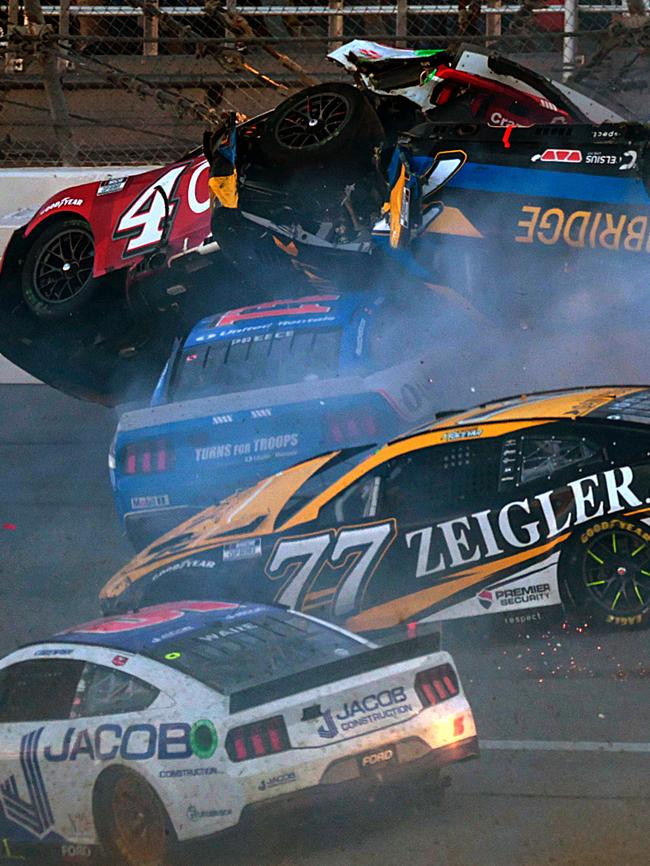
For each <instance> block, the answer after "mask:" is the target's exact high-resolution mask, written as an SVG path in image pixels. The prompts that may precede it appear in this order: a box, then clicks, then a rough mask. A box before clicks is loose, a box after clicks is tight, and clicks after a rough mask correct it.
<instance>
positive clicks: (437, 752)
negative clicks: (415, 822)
mask: <svg viewBox="0 0 650 866" xmlns="http://www.w3.org/2000/svg"><path fill="white" fill-rule="evenodd" d="M393 747H396V748H397V749H398V753H399V752H400V748H401V749H402V751H403V753H404V754H410V755H415V754H417V753H418V751H419V752H420V754H421V757H416V758H414V759H412V760H407V761H406V762H405V763H399V764H395V765H394V766H386V767H385V768H383V769H382V770H377V771H374V772H371V773H369V774H368V775H361V773H360V771H359V769H358V762H357V756H356V755H351V756H349V757H345V758H341V759H339V760H337V761H334V762H333V763H332V764H330V765H329V767H328V768H327V770H326V771H325V773H324V774H323V778H322V779H321V782H320V784H318V785H314V786H312V787H310V788H303V789H301V790H300V791H294V792H291V793H289V794H281V795H279V796H277V797H273V798H272V799H269V800H263V801H260V802H257V803H251V804H250V805H248V806H246V807H245V808H244V809H243V811H242V814H241V818H240V821H239V823H238V824H237V825H234V826H233V827H229V828H227V829H225V830H222V831H220V832H219V833H215V834H211V835H210V836H204V837H196V838H193V839H188V840H186V841H183V842H177V843H176V844H175V845H174V846H173V847H174V852H173V854H172V859H173V861H174V862H176V863H180V862H185V860H184V859H179V857H180V855H181V854H182V852H188V851H191V850H192V846H196V845H197V844H199V845H201V850H203V845H204V844H205V843H206V842H209V841H210V840H217V839H218V838H219V837H220V836H222V835H223V834H224V833H226V834H229V833H232V832H233V831H235V830H236V829H237V827H239V826H240V825H241V823H242V822H243V821H245V820H246V819H251V818H253V817H254V816H255V815H258V814H260V815H262V814H263V815H264V816H268V815H271V816H272V815H273V813H274V812H275V811H278V812H279V813H281V814H282V815H283V817H286V812H287V810H291V809H296V810H299V809H302V808H311V807H314V806H318V805H323V804H325V803H337V804H344V805H347V804H348V802H349V805H350V807H351V808H354V805H355V803H357V804H358V798H359V795H362V794H363V792H364V791H366V792H368V791H370V790H372V789H374V788H376V787H377V786H378V785H381V784H385V785H391V784H399V783H404V782H417V780H418V779H423V780H424V779H427V777H428V779H427V780H428V781H431V778H432V777H433V779H435V775H434V774H435V773H436V772H437V771H438V770H440V769H441V768H442V767H445V766H447V765H449V764H456V763H459V762H460V761H468V760H471V759H473V758H478V757H479V745H478V737H476V736H474V737H467V738H466V739H464V740H460V741H459V742H457V743H451V744H450V745H447V746H442V747H440V748H438V749H429V747H428V746H427V744H426V743H425V742H424V741H423V740H421V739H420V738H419V737H409V738H407V739H405V740H401V741H400V742H398V743H395V744H393ZM328 780H329V781H328ZM337 780H338V781H337ZM7 842H8V843H9V840H7ZM9 845H10V848H9V850H8V851H7V852H6V853H10V855H11V856H10V857H9V858H6V859H5V857H3V856H1V855H2V854H4V853H5V852H4V851H0V866H5V863H6V864H7V866H10V864H11V866H14V864H16V863H17V862H22V863H23V864H24V866H46V864H53V866H54V864H57V866H58V864H59V863H60V862H61V844H60V843H58V844H50V845H48V844H38V843H20V842H18V843H13V842H11V843H9ZM69 847H70V848H78V849H79V850H80V851H83V857H84V862H86V863H88V864H96V866H103V864H104V863H105V860H104V859H103V855H102V851H101V848H100V846H99V845H70V846H69ZM71 862H72V860H71Z"/></svg>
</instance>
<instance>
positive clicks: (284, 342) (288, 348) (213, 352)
mask: <svg viewBox="0 0 650 866" xmlns="http://www.w3.org/2000/svg"><path fill="white" fill-rule="evenodd" d="M340 346H341V329H340V328H331V329H321V328H318V329H316V328H314V329H311V330H310V329H306V330H300V331H292V330H284V331H271V332H270V333H266V334H264V335H263V336H261V337H259V338H257V337H236V338H234V339H232V340H220V341H219V342H214V343H210V344H209V345H205V344H202V345H198V346H193V347H191V348H189V349H188V348H186V349H185V350H184V352H183V354H182V355H181V357H180V359H179V362H178V365H177V367H176V372H175V379H174V381H173V383H172V391H171V393H172V398H173V400H176V401H178V400H188V399H192V398H194V397H207V396H217V395H221V394H231V393H236V392H241V391H250V390H253V389H255V388H272V387H274V386H278V385H294V384H296V383H298V382H305V383H309V382H315V381H318V380H319V379H330V378H332V377H334V376H337V375H338V373H339V353H340Z"/></svg>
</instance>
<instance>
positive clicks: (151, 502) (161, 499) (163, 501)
mask: <svg viewBox="0 0 650 866" xmlns="http://www.w3.org/2000/svg"><path fill="white" fill-rule="evenodd" d="M167 505H169V496H167V494H166V493H163V494H161V495H160V496H132V497H131V508H132V509H133V510H134V511H138V510H140V509H143V508H165V507H166V506H167Z"/></svg>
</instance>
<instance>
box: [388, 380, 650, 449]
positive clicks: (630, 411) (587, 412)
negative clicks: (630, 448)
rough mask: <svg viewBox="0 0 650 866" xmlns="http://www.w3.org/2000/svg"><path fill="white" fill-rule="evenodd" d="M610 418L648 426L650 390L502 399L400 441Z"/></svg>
mask: <svg viewBox="0 0 650 866" xmlns="http://www.w3.org/2000/svg"><path fill="white" fill-rule="evenodd" d="M612 416H616V417H615V420H628V419H629V420H635V421H640V422H642V423H650V386H648V385H598V386H591V385H590V386H585V387H581V388H566V389H563V390H559V389H558V390H553V391H537V392H531V393H529V394H517V395H514V396H511V397H502V398H500V399H499V400H491V401H490V402H489V403H481V404H479V405H478V406H473V407H471V408H470V409H464V410H457V411H451V412H445V413H438V414H437V415H436V417H435V419H433V420H432V421H431V422H428V423H426V424H423V425H421V426H419V427H418V428H416V429H415V430H410V431H409V432H408V433H406V434H405V436H401V437H399V438H400V439H403V438H406V437H408V436H413V435H415V434H417V433H423V432H426V431H428V430H440V429H441V428H444V429H449V428H454V427H465V426H468V425H475V424H477V423H484V422H499V421H521V422H525V421H560V420H564V419H569V420H576V419H578V418H587V417H595V418H601V419H610V420H614V418H613V417H612Z"/></svg>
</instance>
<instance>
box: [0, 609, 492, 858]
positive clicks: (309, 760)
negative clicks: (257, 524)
mask: <svg viewBox="0 0 650 866" xmlns="http://www.w3.org/2000/svg"><path fill="white" fill-rule="evenodd" d="M477 755H478V744H477V737H476V728H475V724H474V719H473V716H472V711H471V708H470V706H469V704H468V702H467V699H466V698H465V696H464V694H463V690H462V686H461V684H460V681H459V678H458V674H457V671H456V668H455V666H454V663H453V660H452V659H451V657H450V656H449V655H448V654H447V653H444V652H440V651H439V636H438V635H433V634H428V635H423V636H421V637H415V638H413V639H410V640H406V641H402V642H399V643H392V644H388V645H385V646H382V647H377V646H376V645H375V644H372V643H370V642H368V641H366V640H364V639H362V638H360V637H358V636H356V635H353V634H351V633H349V632H347V631H344V630H343V629H340V628H337V627H336V626H333V625H330V624H326V623H324V622H322V621H320V620H317V619H314V618H313V617H310V616H306V615H304V614H300V613H296V612H294V611H291V610H289V609H288V608H285V607H281V606H273V605H254V604H238V603H233V602H218V601H209V602H208V601H198V602H197V601H189V602H178V603H174V604H164V605H158V606H155V607H149V608H144V609H142V610H140V611H138V612H137V613H132V614H128V615H125V616H120V617H114V618H108V619H103V620H99V621H96V622H92V623H87V624H85V625H81V626H78V627H76V628H74V629H72V630H70V631H67V632H63V633H61V634H59V635H56V636H55V637H54V638H53V639H51V640H49V641H46V642H42V643H38V644H34V645H30V646H28V647H24V648H22V649H19V650H17V651H16V652H14V653H12V654H10V655H9V656H7V657H6V658H5V659H3V660H2V662H0V837H2V838H3V840H4V841H3V846H4V850H3V853H4V855H5V856H11V857H17V858H21V859H23V860H25V859H27V860H29V858H33V862H35V863H42V862H43V860H42V858H43V856H45V854H46V853H47V855H48V856H49V857H52V856H54V858H55V859H59V860H61V861H63V862H66V861H68V860H70V859H72V860H78V859H79V858H83V859H85V860H91V859H93V858H95V857H98V858H101V857H103V858H105V857H108V859H109V862H110V863H111V864H113V863H115V864H120V866H143V864H144V863H146V864H147V866H162V864H164V863H166V862H167V860H168V858H169V857H170V856H172V854H173V853H174V851H175V850H176V849H177V848H178V847H180V846H181V844H182V843H184V842H187V841H189V840H193V839H197V838H200V837H207V836H211V835H213V834H215V833H218V832H219V831H221V830H224V829H226V828H228V827H231V826H233V825H236V824H237V823H239V821H240V820H241V818H242V816H243V815H244V814H245V813H246V812H248V811H249V810H253V809H255V808H257V807H259V806H264V805H267V804H269V802H270V801H276V800H277V799H278V798H282V799H283V800H284V799H289V800H293V799H294V798H295V799H299V800H302V799H308V800H309V799H312V798H316V799H318V798H320V797H322V796H323V795H325V794H326V793H328V792H329V793H334V794H335V795H336V796H338V795H339V793H340V792H341V790H343V789H345V788H347V787H352V788H353V789H354V788H355V787H359V788H362V787H364V786H366V785H371V786H372V785H374V784H377V783H378V782H380V781H387V782H388V781H391V782H394V783H398V782H406V781H410V780H413V779H417V780H418V783H419V784H420V785H421V786H424V785H425V783H426V785H429V786H432V788H433V790H435V791H438V790H439V789H440V781H439V775H438V774H439V768H440V767H441V766H443V765H445V764H449V763H452V762H455V761H459V760H463V759H466V758H471V757H476V756H477ZM48 862H49V860H48ZM101 862H105V860H101Z"/></svg>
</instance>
